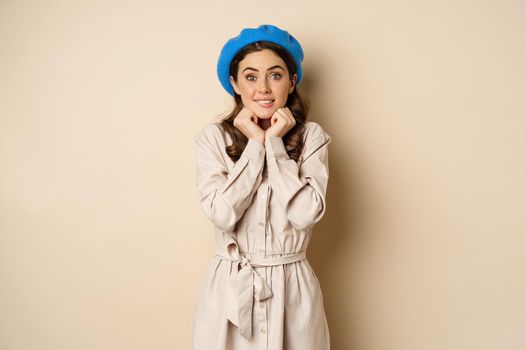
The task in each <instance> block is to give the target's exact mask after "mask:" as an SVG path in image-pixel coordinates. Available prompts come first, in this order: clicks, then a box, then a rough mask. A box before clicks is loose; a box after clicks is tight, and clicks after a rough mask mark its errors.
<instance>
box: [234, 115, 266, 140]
mask: <svg viewBox="0 0 525 350" xmlns="http://www.w3.org/2000/svg"><path fill="white" fill-rule="evenodd" d="M233 126H235V127H236V128H237V129H239V130H240V131H241V132H242V133H243V134H244V135H245V136H246V137H247V138H249V139H250V138H254V139H256V140H257V141H259V142H260V143H262V144H264V134H265V131H264V130H263V129H261V127H260V126H259V118H257V116H256V115H255V113H253V111H252V110H251V109H249V108H247V107H246V106H244V107H243V108H242V109H241V111H240V112H239V114H237V116H236V117H235V119H234V120H233Z"/></svg>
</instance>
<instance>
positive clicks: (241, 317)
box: [215, 245, 306, 340]
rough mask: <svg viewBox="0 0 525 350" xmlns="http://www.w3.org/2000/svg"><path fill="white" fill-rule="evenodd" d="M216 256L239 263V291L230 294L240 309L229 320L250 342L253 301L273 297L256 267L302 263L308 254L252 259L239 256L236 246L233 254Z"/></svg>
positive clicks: (220, 253)
mask: <svg viewBox="0 0 525 350" xmlns="http://www.w3.org/2000/svg"><path fill="white" fill-rule="evenodd" d="M232 253H233V254H232ZM232 255H233V256H232ZM215 256H216V257H218V258H220V259H223V260H227V261H232V262H235V263H237V266H238V275H237V286H236V287H237V288H236V289H237V290H236V291H235V289H231V290H230V293H235V292H236V294H237V295H236V297H237V305H238V306H237V307H238V309H237V312H236V313H235V312H232V313H231V314H230V315H229V317H228V319H229V320H230V321H231V322H232V323H233V324H234V325H236V326H238V327H239V331H240V334H241V335H242V336H243V337H244V338H245V339H248V340H249V339H250V338H251V336H252V322H253V320H252V318H253V299H255V300H257V301H264V300H266V299H269V298H271V297H272V290H271V289H270V287H269V286H268V283H267V282H266V280H265V279H264V278H262V277H261V276H260V275H259V273H257V271H256V270H255V269H254V267H265V266H279V265H285V264H290V263H294V262H297V261H301V260H303V259H305V258H306V252H305V251H303V252H299V253H290V254H283V255H281V256H274V257H266V258H252V259H250V258H248V257H246V256H245V255H244V254H239V252H238V249H237V246H236V245H235V249H234V250H233V252H232V251H231V250H229V253H228V254H225V253H223V252H220V251H217V252H216V253H215Z"/></svg>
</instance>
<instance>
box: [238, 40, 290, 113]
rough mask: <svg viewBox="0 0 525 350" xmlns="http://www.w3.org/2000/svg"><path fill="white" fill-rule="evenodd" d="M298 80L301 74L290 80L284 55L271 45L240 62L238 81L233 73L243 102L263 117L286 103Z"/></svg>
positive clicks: (250, 54)
mask: <svg viewBox="0 0 525 350" xmlns="http://www.w3.org/2000/svg"><path fill="white" fill-rule="evenodd" d="M296 81H297V74H294V77H293V81H290V77H289V72H288V68H287V67H286V64H285V63H284V61H283V59H282V58H281V57H279V56H278V55H277V54H276V53H274V52H273V51H272V50H269V49H265V50H262V51H256V52H252V53H249V54H248V55H246V57H245V58H244V59H243V60H242V61H241V62H239V69H238V73H237V82H235V80H234V79H233V77H232V76H230V82H231V84H232V86H233V89H234V90H235V92H236V93H237V94H239V95H241V99H242V103H243V105H244V106H245V107H247V108H249V109H250V110H252V111H253V112H254V113H255V115H256V116H257V117H259V118H262V119H268V118H271V117H272V115H273V114H274V113H275V111H276V110H277V109H278V108H281V107H284V106H285V105H286V100H287V99H288V94H289V93H291V92H292V91H293V89H294V87H295V82H296Z"/></svg>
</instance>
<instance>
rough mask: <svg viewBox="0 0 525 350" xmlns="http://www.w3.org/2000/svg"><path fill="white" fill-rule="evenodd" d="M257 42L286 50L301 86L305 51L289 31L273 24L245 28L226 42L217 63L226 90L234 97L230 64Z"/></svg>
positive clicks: (218, 73) (220, 78) (218, 72)
mask: <svg viewBox="0 0 525 350" xmlns="http://www.w3.org/2000/svg"><path fill="white" fill-rule="evenodd" d="M256 41H270V42H272V43H275V44H278V45H280V46H282V47H283V48H285V49H286V50H287V51H288V52H289V53H290V55H291V56H292V58H293V60H294V61H295V65H296V66H297V81H296V84H299V82H300V81H301V79H302V77H303V69H302V66H301V62H302V61H303V58H304V54H303V49H302V48H301V45H300V44H299V42H298V41H297V40H296V39H295V38H294V37H293V36H292V35H291V34H289V33H288V32H287V31H285V30H282V29H280V28H278V27H276V26H274V25H271V24H263V25H260V26H259V27H258V28H244V29H243V30H242V31H241V33H240V34H239V35H238V36H236V37H234V38H231V39H230V40H228V41H227V42H226V44H225V45H224V47H223V48H222V50H221V53H220V55H219V60H218V62H217V76H218V77H219V81H220V82H221V85H222V86H223V87H224V89H225V90H226V91H227V92H228V93H229V94H230V95H232V96H233V94H234V90H233V86H232V85H231V83H230V63H231V61H232V60H233V58H234V57H235V55H236V54H237V52H239V51H240V50H241V49H242V48H243V47H245V46H246V45H249V44H252V43H254V42H256Z"/></svg>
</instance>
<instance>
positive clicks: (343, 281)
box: [299, 55, 364, 350]
mask: <svg viewBox="0 0 525 350" xmlns="http://www.w3.org/2000/svg"><path fill="white" fill-rule="evenodd" d="M321 56H322V55H316V57H317V58H320V59H322V57H321ZM319 61H320V60H316V62H315V63H313V64H315V65H316V66H317V67H323V66H324V65H325V64H326V62H319ZM316 66H313V65H312V66H309V67H305V68H306V69H305V71H306V73H305V75H304V80H303V81H302V82H301V86H300V88H299V89H300V92H301V93H302V96H304V97H306V99H308V100H311V101H312V109H311V111H310V113H309V115H308V119H309V120H312V121H316V122H319V124H321V125H322V126H323V128H324V129H325V130H326V132H328V134H330V135H332V143H331V144H330V147H329V167H330V178H329V181H328V193H327V211H326V213H325V216H324V217H323V219H322V220H321V221H320V222H319V223H318V224H317V225H316V226H314V228H313V233H312V241H311V243H310V245H309V248H308V260H309V262H310V263H311V265H312V267H313V269H314V271H315V274H316V275H317V277H318V279H319V281H320V284H321V288H322V292H323V300H324V307H325V311H326V316H327V318H328V326H329V328H330V338H331V348H332V349H333V350H348V349H351V350H359V349H360V348H361V347H362V346H361V345H360V344H359V343H360V341H359V339H358V335H359V334H358V329H357V327H356V325H355V324H354V325H353V322H355V316H356V314H357V310H355V309H356V308H355V306H356V305H359V300H358V295H355V294H353V293H352V292H353V290H354V289H355V286H353V285H352V284H353V283H352V281H355V280H358V278H356V276H355V272H354V271H355V270H354V269H351V267H350V266H342V265H348V264H347V263H344V262H347V261H349V259H348V258H347V257H348V256H352V255H353V254H355V255H356V256H357V255H358V254H357V249H359V248H358V246H359V245H358V244H357V242H358V240H359V237H358V233H359V232H361V230H360V225H361V223H362V218H364V215H363V205H362V204H363V201H362V200H360V197H361V196H360V194H359V193H358V187H357V186H356V183H355V182H353V179H354V178H355V177H354V176H352V169H353V166H352V164H353V163H354V162H353V161H352V159H351V158H350V154H351V153H349V152H345V151H344V150H343V149H341V148H339V146H338V142H337V141H338V140H337V138H336V137H335V136H334V133H333V129H332V128H331V127H330V120H340V119H339V118H343V117H344V116H342V115H337V112H338V110H340V108H337V107H332V108H331V109H329V112H330V120H328V119H323V118H324V115H326V111H327V110H326V109H325V108H323V106H338V105H340V104H341V103H345V104H348V103H349V101H348V100H345V101H335V100H334V99H333V98H332V97H331V96H334V95H333V94H330V93H326V91H329V88H330V87H329V86H328V84H326V83H324V82H323V80H322V77H323V74H324V73H323V74H321V72H318V70H316ZM321 91H325V93H321ZM350 99H351V97H349V100H350ZM316 106H320V107H317V108H316ZM342 134H344V133H342ZM349 248H351V250H348V249H349ZM354 311H355V312H354Z"/></svg>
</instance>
